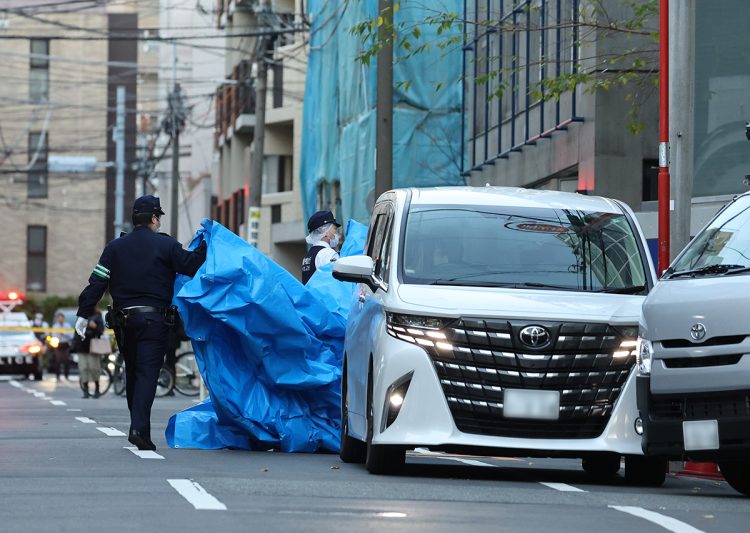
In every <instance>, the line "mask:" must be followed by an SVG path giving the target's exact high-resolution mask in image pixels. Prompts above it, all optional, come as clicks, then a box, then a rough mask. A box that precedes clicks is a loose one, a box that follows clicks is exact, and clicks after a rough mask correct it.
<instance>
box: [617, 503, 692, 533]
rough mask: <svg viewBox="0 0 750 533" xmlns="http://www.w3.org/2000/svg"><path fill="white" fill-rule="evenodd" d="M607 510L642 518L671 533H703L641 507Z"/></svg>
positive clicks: (669, 517) (620, 507) (688, 525)
mask: <svg viewBox="0 0 750 533" xmlns="http://www.w3.org/2000/svg"><path fill="white" fill-rule="evenodd" d="M609 508H610V509H615V510H616V511H622V512H623V513H628V514H631V515H633V516H637V517H638V518H643V519H644V520H648V521H649V522H653V523H654V524H656V525H658V526H661V527H663V528H664V529H666V530H668V531H672V532H673V533H704V532H703V531H702V530H700V529H696V528H694V527H693V526H691V525H690V524H686V523H685V522H682V521H680V520H677V519H676V518H672V517H671V516H665V515H663V514H659V513H655V512H654V511H649V510H648V509H644V508H643V507H631V506H629V505H610V506H609Z"/></svg>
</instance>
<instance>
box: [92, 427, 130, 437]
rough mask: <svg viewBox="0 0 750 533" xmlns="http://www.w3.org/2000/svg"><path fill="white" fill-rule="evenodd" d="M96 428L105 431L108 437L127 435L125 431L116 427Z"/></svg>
mask: <svg viewBox="0 0 750 533" xmlns="http://www.w3.org/2000/svg"><path fill="white" fill-rule="evenodd" d="M96 429H98V430H99V431H101V432H102V433H104V434H105V435H106V436H107V437H124V436H125V433H123V432H122V431H120V430H119V429H115V428H96Z"/></svg>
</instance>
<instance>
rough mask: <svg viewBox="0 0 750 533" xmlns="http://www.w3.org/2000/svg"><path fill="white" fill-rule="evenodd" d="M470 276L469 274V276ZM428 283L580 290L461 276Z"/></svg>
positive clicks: (544, 284)
mask: <svg viewBox="0 0 750 533" xmlns="http://www.w3.org/2000/svg"><path fill="white" fill-rule="evenodd" d="M467 277H469V276H467ZM428 285H456V286H460V287H508V288H512V289H525V288H532V289H555V290H561V291H578V290H580V289H579V288H578V287H565V286H562V285H550V284H547V283H533V282H523V283H513V282H503V281H468V280H465V279H461V278H452V279H436V280H433V281H431V282H430V283H428Z"/></svg>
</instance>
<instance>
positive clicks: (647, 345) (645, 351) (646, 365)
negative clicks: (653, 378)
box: [636, 337, 654, 376]
mask: <svg viewBox="0 0 750 533" xmlns="http://www.w3.org/2000/svg"><path fill="white" fill-rule="evenodd" d="M653 357H654V347H653V346H652V345H651V341H650V340H647V339H642V338H640V337H639V338H638V359H637V363H636V364H637V368H638V374H639V375H641V376H649V375H651V360H652V359H653Z"/></svg>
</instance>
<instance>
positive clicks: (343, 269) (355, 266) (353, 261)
mask: <svg viewBox="0 0 750 533" xmlns="http://www.w3.org/2000/svg"><path fill="white" fill-rule="evenodd" d="M374 269H375V263H374V262H373V260H372V257H370V256H369V255H350V256H349V257H340V258H338V259H337V260H336V262H335V263H334V264H333V277H334V278H336V279H337V280H339V281H351V282H353V283H364V284H366V285H368V286H369V287H370V288H371V289H372V290H373V291H374V290H376V289H377V288H378V284H377V283H375V279H374V278H373V277H372V273H373V270H374Z"/></svg>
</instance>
